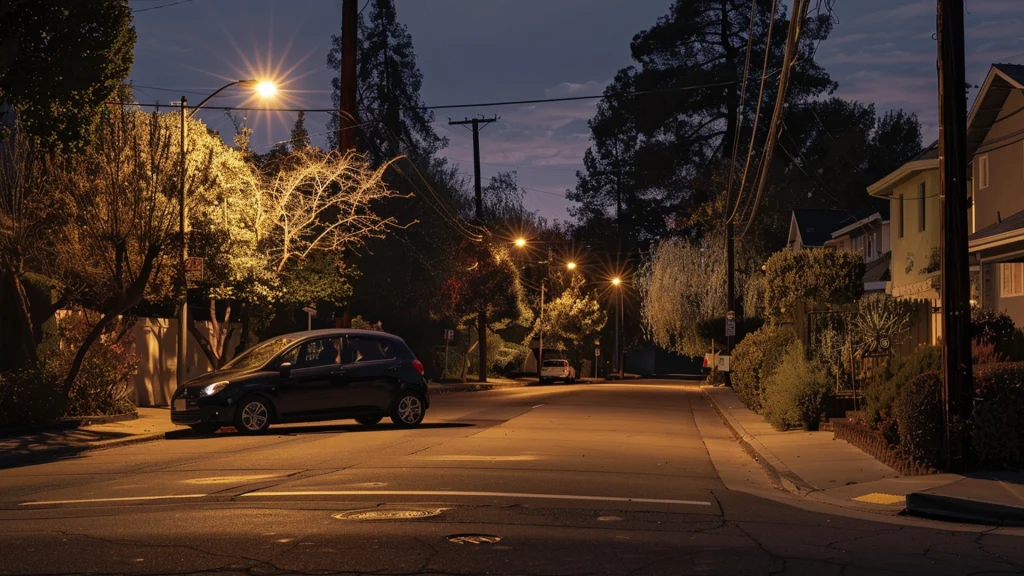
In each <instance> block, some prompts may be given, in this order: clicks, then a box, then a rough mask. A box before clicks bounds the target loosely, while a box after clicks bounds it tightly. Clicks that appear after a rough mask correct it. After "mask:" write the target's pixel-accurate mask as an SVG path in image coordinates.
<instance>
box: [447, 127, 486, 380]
mask: <svg viewBox="0 0 1024 576" xmlns="http://www.w3.org/2000/svg"><path fill="white" fill-rule="evenodd" d="M497 121H498V117H497V116H494V117H492V118H467V119H465V120H454V121H453V120H449V121H448V124H450V125H452V126H465V125H467V124H469V125H471V126H472V127H473V187H474V190H475V192H476V223H477V225H481V224H483V219H484V197H483V189H482V188H481V187H480V126H481V125H484V126H486V125H487V124H490V123H492V122H497ZM476 332H477V347H478V348H479V349H480V350H479V352H480V378H479V381H480V382H487V311H486V310H480V312H479V314H478V315H477V323H476Z"/></svg>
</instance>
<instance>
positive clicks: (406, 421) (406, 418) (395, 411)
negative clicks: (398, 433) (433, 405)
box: [391, 392, 427, 428]
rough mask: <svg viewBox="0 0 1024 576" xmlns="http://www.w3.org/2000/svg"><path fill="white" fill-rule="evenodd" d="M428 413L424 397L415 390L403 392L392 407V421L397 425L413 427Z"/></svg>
mask: <svg viewBox="0 0 1024 576" xmlns="http://www.w3.org/2000/svg"><path fill="white" fill-rule="evenodd" d="M426 415H427V409H426V405H425V403H424V401H423V397H422V396H420V395H419V394H417V393H415V392H402V393H401V394H399V395H398V398H397V399H396V400H395V403H394V407H393V408H392V409H391V421H392V422H394V423H395V425H396V426H401V427H403V428H411V427H413V426H419V425H420V422H423V417H424V416H426Z"/></svg>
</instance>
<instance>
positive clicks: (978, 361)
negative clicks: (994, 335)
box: [971, 338, 1006, 366]
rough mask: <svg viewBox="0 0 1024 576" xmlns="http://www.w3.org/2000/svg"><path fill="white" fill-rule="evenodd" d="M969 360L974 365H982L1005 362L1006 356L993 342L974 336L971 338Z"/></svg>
mask: <svg viewBox="0 0 1024 576" xmlns="http://www.w3.org/2000/svg"><path fill="white" fill-rule="evenodd" d="M971 360H972V363H973V364H974V365H976V366H982V365H985V364H996V363H999V362H1005V361H1006V357H1005V356H1004V355H1003V354H1001V353H999V351H998V350H996V346H995V344H992V343H991V342H989V341H988V340H981V339H978V338H975V339H974V340H971Z"/></svg>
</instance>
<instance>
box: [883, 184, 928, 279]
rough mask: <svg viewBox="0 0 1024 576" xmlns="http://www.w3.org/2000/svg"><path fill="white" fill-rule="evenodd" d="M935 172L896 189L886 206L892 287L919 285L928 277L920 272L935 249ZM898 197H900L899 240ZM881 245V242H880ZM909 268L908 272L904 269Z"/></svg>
mask: <svg viewBox="0 0 1024 576" xmlns="http://www.w3.org/2000/svg"><path fill="white" fill-rule="evenodd" d="M922 182H924V184H925V197H926V198H925V220H926V221H925V229H924V231H921V229H920V217H919V207H918V203H917V202H918V201H917V199H918V198H920V184H921V183H922ZM938 193H939V171H938V170H937V169H936V170H924V171H922V172H919V173H918V174H916V175H915V176H914V177H913V178H911V179H910V180H907V181H906V182H904V183H903V184H901V185H900V186H898V187H896V188H895V190H894V191H893V195H892V204H891V206H890V214H891V219H890V221H889V242H890V244H891V245H892V265H891V266H892V283H893V287H894V288H895V287H897V286H905V285H907V284H914V283H917V282H921V281H923V280H924V279H926V278H928V277H929V276H931V274H922V273H921V272H920V270H921V269H922V268H924V267H925V266H927V265H928V258H929V257H930V255H931V252H932V249H933V248H938V247H939V209H940V203H939V197H938ZM900 194H902V195H903V197H904V209H905V210H906V214H904V215H903V216H904V221H903V238H900V237H899V218H900V201H899V196H900ZM883 246H884V243H883ZM908 267H909V268H910V269H909V271H908V270H907V269H908Z"/></svg>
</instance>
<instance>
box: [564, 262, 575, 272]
mask: <svg viewBox="0 0 1024 576" xmlns="http://www.w3.org/2000/svg"><path fill="white" fill-rule="evenodd" d="M565 267H566V268H568V269H569V270H575V269H576V263H575V262H569V263H568V264H566V265H565Z"/></svg>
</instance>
